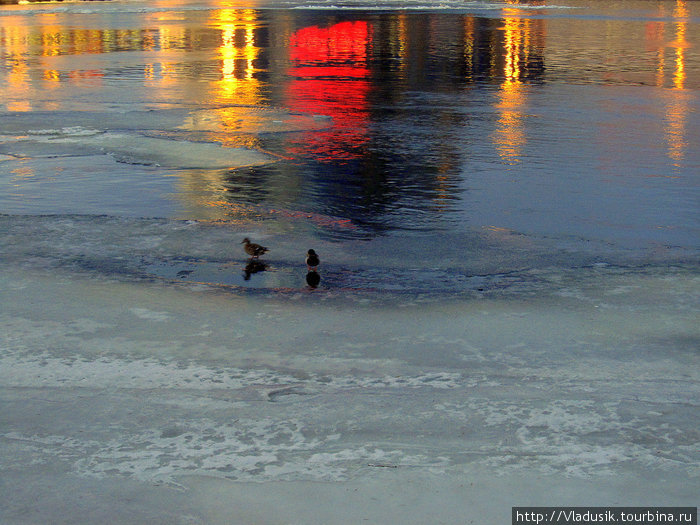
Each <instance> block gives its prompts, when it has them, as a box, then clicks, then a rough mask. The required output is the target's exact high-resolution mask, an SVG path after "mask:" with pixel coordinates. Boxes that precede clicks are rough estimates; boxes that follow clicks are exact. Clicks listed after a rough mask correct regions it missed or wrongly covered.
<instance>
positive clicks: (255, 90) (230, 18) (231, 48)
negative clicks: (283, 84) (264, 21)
mask: <svg viewBox="0 0 700 525" xmlns="http://www.w3.org/2000/svg"><path fill="white" fill-rule="evenodd" d="M218 21H219V23H220V24H221V25H222V27H223V30H222V38H221V47H220V48H219V53H220V55H221V61H222V64H221V83H220V85H219V93H218V95H217V101H219V102H231V99H233V98H235V101H236V102H237V103H239V104H240V103H243V104H257V103H259V102H260V82H259V81H258V80H257V79H256V78H255V60H256V59H257V58H258V56H259V54H260V49H259V48H258V47H256V45H255V28H256V27H257V15H256V13H255V11H253V10H251V9H244V10H242V11H237V10H224V11H221V12H220V13H219V17H218ZM237 31H243V45H242V46H238V45H237V43H236V32H237ZM241 63H242V64H243V65H244V67H243V68H242V71H241V70H239V72H238V73H237V71H236V64H241ZM241 72H242V74H241Z"/></svg>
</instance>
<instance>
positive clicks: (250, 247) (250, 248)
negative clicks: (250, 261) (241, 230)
mask: <svg viewBox="0 0 700 525" xmlns="http://www.w3.org/2000/svg"><path fill="white" fill-rule="evenodd" d="M241 244H245V246H244V247H243V249H244V250H245V252H246V253H247V254H248V255H250V256H251V257H253V258H255V259H257V258H258V257H260V256H261V255H263V254H264V253H265V252H269V251H270V250H268V249H267V248H265V247H264V246H260V245H259V244H255V243H254V242H250V239H249V238H248V237H246V238H245V239H243V241H242V242H241Z"/></svg>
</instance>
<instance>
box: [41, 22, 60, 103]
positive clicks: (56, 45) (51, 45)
mask: <svg viewBox="0 0 700 525" xmlns="http://www.w3.org/2000/svg"><path fill="white" fill-rule="evenodd" d="M38 19H39V20H40V21H41V22H43V23H45V25H42V28H41V56H42V57H55V56H58V55H60V54H61V45H62V41H63V35H62V33H61V30H62V27H61V26H59V25H56V14H55V13H45V14H42V15H39V16H38ZM42 62H43V65H44V72H43V78H44V80H45V81H46V82H44V84H43V88H44V89H55V88H57V87H58V84H59V82H60V80H61V74H60V73H59V72H58V70H56V69H54V68H51V67H50V66H49V65H48V62H49V60H46V59H42Z"/></svg>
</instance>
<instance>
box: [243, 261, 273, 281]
mask: <svg viewBox="0 0 700 525" xmlns="http://www.w3.org/2000/svg"><path fill="white" fill-rule="evenodd" d="M265 270H267V264H265V263H264V262H262V261H260V260H258V259H250V260H249V261H248V264H246V265H245V269H244V270H243V278H244V279H245V280H246V281H249V280H250V276H251V275H253V274H254V273H258V272H264V271H265Z"/></svg>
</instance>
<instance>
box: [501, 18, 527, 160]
mask: <svg viewBox="0 0 700 525" xmlns="http://www.w3.org/2000/svg"><path fill="white" fill-rule="evenodd" d="M528 31H529V25H528V24H527V23H526V21H524V20H521V19H516V18H506V19H505V64H504V68H503V73H504V77H505V80H504V81H503V83H502V84H501V89H500V92H499V102H498V104H497V106H496V107H497V108H498V109H499V110H500V111H501V117H500V118H499V119H498V128H497V130H496V133H495V135H494V138H493V140H494V144H495V146H496V149H497V150H498V153H499V156H500V157H501V158H502V159H503V160H505V161H507V162H508V163H510V164H514V163H516V162H518V161H519V157H520V154H521V151H522V147H523V146H524V144H525V141H526V138H525V132H524V130H523V123H522V118H523V113H522V111H521V108H522V107H523V106H524V104H525V94H524V92H523V90H522V83H521V80H520V79H521V77H522V65H521V63H520V55H521V49H522V46H523V43H524V42H525V41H526V36H525V35H527V32H528Z"/></svg>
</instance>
